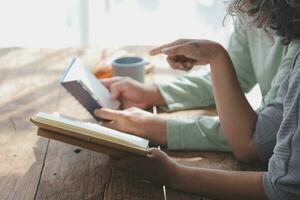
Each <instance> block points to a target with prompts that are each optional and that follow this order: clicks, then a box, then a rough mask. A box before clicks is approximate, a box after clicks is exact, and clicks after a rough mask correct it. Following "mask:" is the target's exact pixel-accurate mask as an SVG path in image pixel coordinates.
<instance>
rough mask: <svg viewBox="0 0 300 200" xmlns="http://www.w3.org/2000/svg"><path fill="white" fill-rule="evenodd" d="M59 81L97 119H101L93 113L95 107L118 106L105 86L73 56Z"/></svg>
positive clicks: (112, 107)
mask: <svg viewBox="0 0 300 200" xmlns="http://www.w3.org/2000/svg"><path fill="white" fill-rule="evenodd" d="M60 83H61V84H62V85H63V86H64V88H66V89H67V91H68V92H69V93H70V94H71V95H72V96H74V97H75V98H76V99H77V101H78V102H79V103H80V104H81V105H83V107H85V109H87V110H88V111H89V113H90V114H91V115H93V117H94V118H95V119H96V120H97V121H100V120H101V119H99V118H97V117H96V116H95V115H94V111H95V109H97V108H101V107H103V108H110V109H114V110H116V109H118V108H119V106H120V102H119V101H118V100H112V99H111V98H110V94H109V91H108V90H107V88H106V87H105V86H104V85H103V84H102V83H101V82H100V81H99V80H97V78H96V77H95V76H94V74H92V72H91V71H90V70H89V69H87V68H86V67H85V66H84V65H83V64H82V63H81V62H80V60H79V59H77V58H73V60H72V61H71V63H70V66H69V67H68V68H67V69H66V70H65V72H64V74H63V76H62V77H61V80H60Z"/></svg>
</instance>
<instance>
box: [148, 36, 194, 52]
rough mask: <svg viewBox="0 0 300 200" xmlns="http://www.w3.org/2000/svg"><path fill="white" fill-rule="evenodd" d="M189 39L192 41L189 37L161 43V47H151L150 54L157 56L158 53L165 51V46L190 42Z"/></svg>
mask: <svg viewBox="0 0 300 200" xmlns="http://www.w3.org/2000/svg"><path fill="white" fill-rule="evenodd" d="M188 41H190V40H189V39H179V40H176V41H174V42H170V43H167V44H164V45H161V46H159V47H156V48H154V49H151V50H150V51H149V54H150V55H151V56H155V55H157V54H161V53H163V52H162V50H163V49H165V48H169V47H172V46H174V45H179V44H184V43H186V42H188Z"/></svg>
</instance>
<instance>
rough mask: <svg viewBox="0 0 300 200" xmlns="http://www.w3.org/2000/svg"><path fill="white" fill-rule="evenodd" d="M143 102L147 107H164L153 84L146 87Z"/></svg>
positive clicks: (161, 97) (163, 101) (160, 96)
mask: <svg viewBox="0 0 300 200" xmlns="http://www.w3.org/2000/svg"><path fill="white" fill-rule="evenodd" d="M145 102H146V103H147V106H148V107H150V106H161V105H165V100H164V98H163V96H162V95H161V93H160V91H159V89H158V87H157V86H156V85H155V84H153V85H149V86H147V88H146V95H145Z"/></svg>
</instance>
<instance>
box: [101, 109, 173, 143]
mask: <svg viewBox="0 0 300 200" xmlns="http://www.w3.org/2000/svg"><path fill="white" fill-rule="evenodd" d="M95 115H96V116H97V117H99V118H102V119H106V120H109V121H108V122H102V124H101V125H103V126H106V127H109V128H112V129H115V130H119V131H122V132H125V133H129V134H132V135H137V136H140V137H143V138H146V139H148V140H150V141H151V142H152V143H154V144H160V145H166V143H167V122H166V120H165V119H162V118H160V117H158V116H156V115H153V114H152V113H150V112H147V111H144V110H141V109H139V108H129V109H126V110H123V111H120V110H111V109H105V108H102V109H97V110H95Z"/></svg>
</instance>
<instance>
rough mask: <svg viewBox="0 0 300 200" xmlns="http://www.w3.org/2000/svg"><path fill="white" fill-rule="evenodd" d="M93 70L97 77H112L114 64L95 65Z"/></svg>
mask: <svg viewBox="0 0 300 200" xmlns="http://www.w3.org/2000/svg"><path fill="white" fill-rule="evenodd" d="M92 72H93V74H94V75H95V76H96V77H97V79H103V78H110V77H112V66H111V65H106V66H105V65H102V66H94V67H93V68H92Z"/></svg>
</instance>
